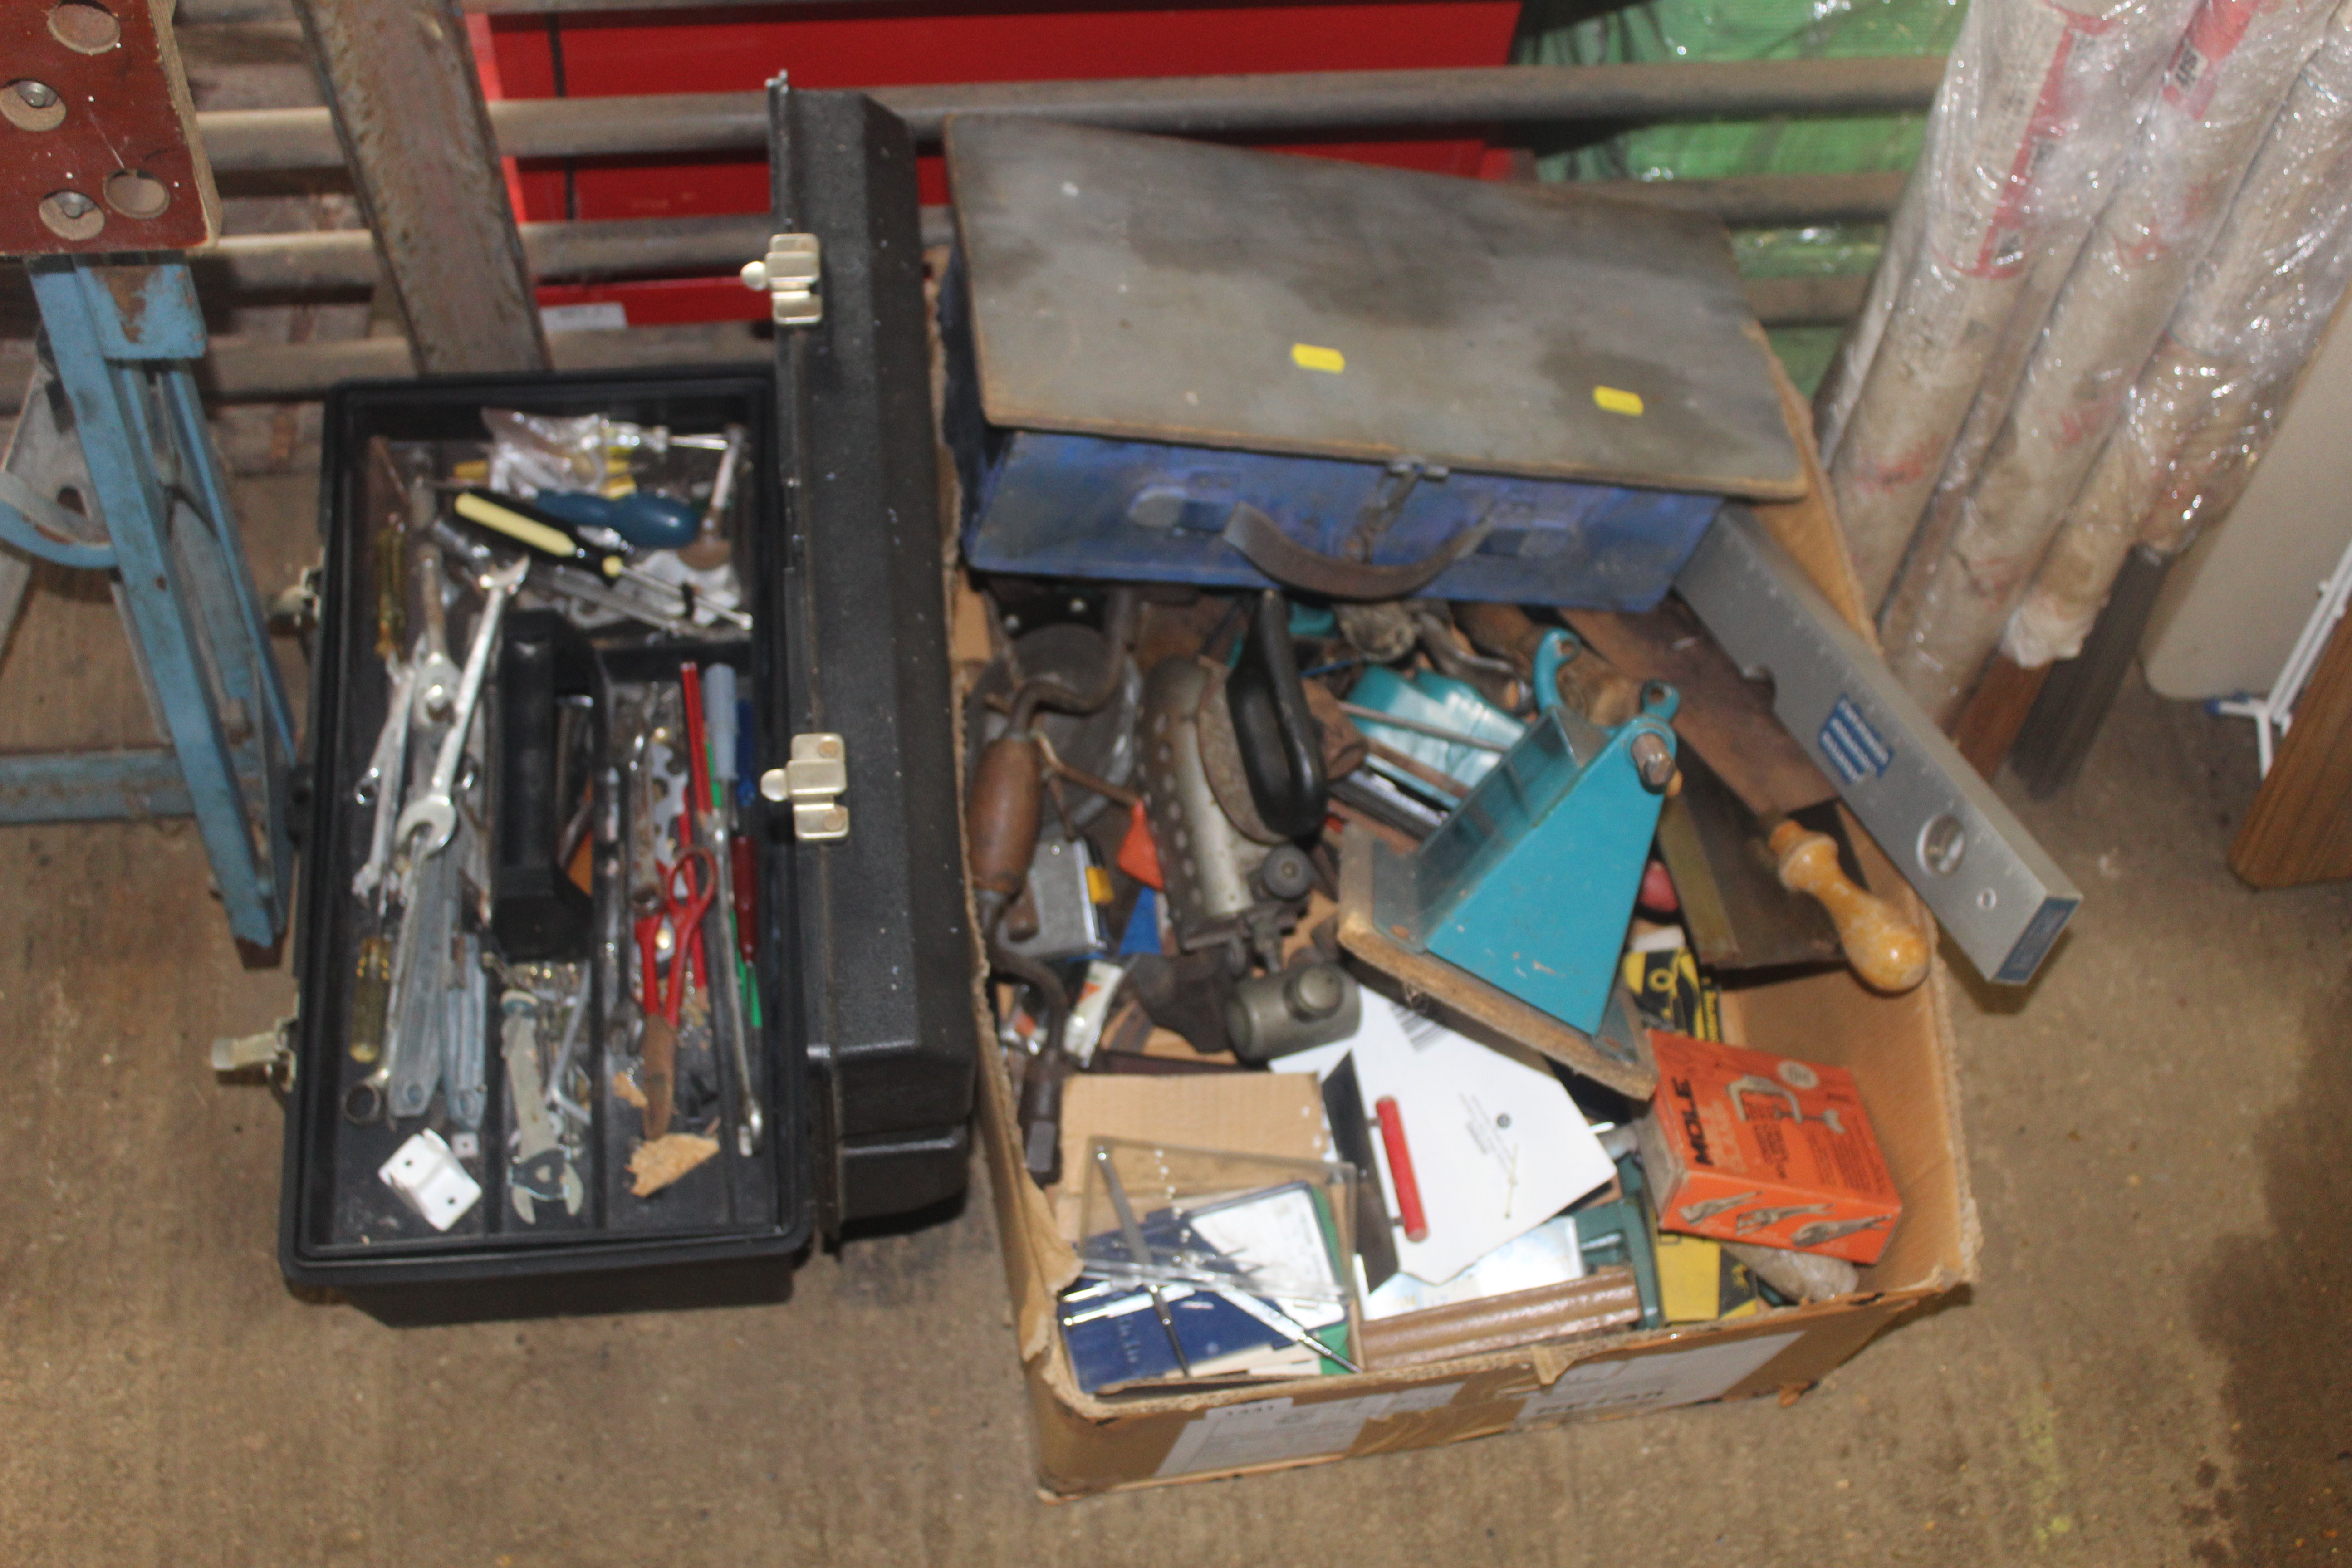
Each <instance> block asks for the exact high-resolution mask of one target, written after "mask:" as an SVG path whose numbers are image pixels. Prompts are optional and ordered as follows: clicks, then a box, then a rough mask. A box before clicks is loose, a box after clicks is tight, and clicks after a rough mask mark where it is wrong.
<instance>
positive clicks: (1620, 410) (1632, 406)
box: [1592, 386, 1642, 419]
mask: <svg viewBox="0 0 2352 1568" xmlns="http://www.w3.org/2000/svg"><path fill="white" fill-rule="evenodd" d="M1592 401H1593V402H1595V403H1597V404H1599V405H1601V407H1603V408H1606V409H1607V410H1609V412H1610V413H1612V414H1630V415H1632V416H1634V417H1635V418H1637V419H1638V418H1640V417H1641V416H1642V395H1641V394H1640V393H1638V392H1627V391H1626V390H1624V389H1623V388H1622V387H1617V386H1596V387H1594V388H1593V389H1592Z"/></svg>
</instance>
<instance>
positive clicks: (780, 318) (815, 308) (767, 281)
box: [742, 234, 824, 327]
mask: <svg viewBox="0 0 2352 1568" xmlns="http://www.w3.org/2000/svg"><path fill="white" fill-rule="evenodd" d="M822 260H823V258H822V255H821V252H820V249H819V247H818V245H817V238H816V236H814V235H813V234H774V235H770V236H769V237H768V254H767V255H765V256H763V257H761V258H760V259H759V260H757V261H747V262H745V263H744V264H743V271H742V279H743V287H744V288H746V289H759V290H761V292H763V293H765V294H766V295H767V296H768V311H769V315H770V318H771V319H772V320H773V321H774V322H775V323H776V325H778V326H780V327H813V326H814V325H816V324H817V323H818V322H819V321H824V298H823V297H822V296H820V295H819V294H818V293H817V291H816V289H817V279H818V277H819V275H820V273H821V271H822Z"/></svg>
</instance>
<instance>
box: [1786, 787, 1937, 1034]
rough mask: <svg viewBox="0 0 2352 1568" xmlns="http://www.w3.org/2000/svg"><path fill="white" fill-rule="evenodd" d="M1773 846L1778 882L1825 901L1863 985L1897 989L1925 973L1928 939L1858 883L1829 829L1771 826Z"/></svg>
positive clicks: (1912, 983) (1909, 985)
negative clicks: (1841, 860)
mask: <svg viewBox="0 0 2352 1568" xmlns="http://www.w3.org/2000/svg"><path fill="white" fill-rule="evenodd" d="M1771 847H1772V858H1773V861H1774V863H1775V864H1776V865H1777V866H1778V867H1779V868H1780V885H1781V886H1782V887H1784V888H1787V889H1789V890H1790V892H1793V893H1810V894H1811V895H1812V896H1813V897H1814V898H1816V899H1818V900H1821V904H1822V908H1823V909H1825V910H1828V911H1829V913H1830V921H1831V923H1832V924H1833V925H1835V926H1836V927H1837V934H1838V945H1839V946H1841V947H1843V949H1844V950H1845V956H1846V962H1847V963H1851V964H1853V972H1854V973H1856V974H1859V975H1860V976H1862V979H1863V983H1864V984H1866V985H1869V986H1870V987H1872V988H1873V989H1874V990H1878V991H1885V992H1887V993H1889V994H1899V993H1901V992H1905V991H1908V990H1910V989H1911V988H1912V987H1913V986H1915V985H1916V984H1919V982H1921V981H1922V980H1925V979H1927V938H1926V937H1925V936H1923V935H1921V934H1920V932H1919V930H1918V928H1917V927H1916V926H1914V925H1913V924H1912V923H1911V922H1910V921H1907V920H1905V919H1904V918H1903V916H1902V915H1901V914H1899V913H1897V912H1896V910H1895V907H1894V906H1893V905H1892V904H1889V903H1888V902H1887V901H1886V900H1884V899H1882V898H1880V897H1878V896H1877V895H1876V894H1874V893H1869V892H1865V891H1864V890H1863V889H1860V888H1858V887H1856V886H1854V884H1853V881H1852V879H1849V878H1848V877H1847V876H1846V874H1845V869H1844V868H1843V867H1842V866H1840V865H1839V864H1838V852H1837V844H1836V842H1835V841H1834V840H1832V838H1831V837H1829V836H1828V835H1827V834H1823V833H1815V832H1813V831H1812V830H1811V828H1808V827H1806V826H1803V825H1802V824H1801V823H1796V822H1783V823H1781V824H1780V826H1778V827H1776V828H1774V829H1773V830H1772V838H1771Z"/></svg>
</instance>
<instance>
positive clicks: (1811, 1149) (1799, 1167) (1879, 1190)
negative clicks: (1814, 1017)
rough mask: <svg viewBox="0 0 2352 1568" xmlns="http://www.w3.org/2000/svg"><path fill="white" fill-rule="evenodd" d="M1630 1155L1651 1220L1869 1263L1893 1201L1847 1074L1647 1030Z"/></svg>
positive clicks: (1895, 1209) (1892, 1213)
mask: <svg viewBox="0 0 2352 1568" xmlns="http://www.w3.org/2000/svg"><path fill="white" fill-rule="evenodd" d="M1650 1046H1651V1048H1652V1050H1654V1052H1655V1053H1656V1055H1657V1059H1658V1092H1657V1095H1656V1098H1655V1099H1654V1100H1652V1101H1651V1104H1650V1111H1649V1114H1648V1115H1647V1116H1645V1117H1643V1119H1642V1121H1641V1125H1640V1134H1641V1142H1642V1163H1643V1168H1644V1170H1645V1171H1646V1172H1647V1173H1648V1174H1649V1177H1650V1181H1651V1183H1652V1184H1653V1185H1654V1188H1655V1191H1656V1193H1657V1205H1658V1225H1659V1226H1660V1227H1661V1228H1662V1229H1665V1230H1678V1231H1686V1232H1688V1233H1689V1234H1691V1235H1693V1236H1710V1237H1716V1238H1717V1239H1718V1240H1721V1241H1745V1242H1751V1243H1753V1244H1755V1245H1756V1246H1759V1247H1790V1248H1793V1249H1795V1250H1796V1251H1799V1252H1819V1253H1825V1254H1827V1255H1828V1256H1830V1257H1832V1258H1845V1259H1847V1260H1848V1261H1850V1262H1853V1263H1861V1264H1870V1263H1875V1262H1877V1261H1878V1255H1879V1254H1880V1253H1882V1252H1884V1251H1885V1250H1886V1240H1887V1237H1888V1235H1889V1233H1891V1232H1892V1231H1893V1230H1894V1228H1895V1221H1896V1219H1898V1218H1899V1217H1900V1216H1901V1215H1902V1213H1903V1200H1902V1199H1901V1198H1900V1197H1899V1196H1897V1195H1896V1194H1895V1183H1894V1182H1893V1180H1892V1179H1891V1178H1889V1177H1888V1175H1887V1173H1886V1162H1885V1160H1884V1159H1882V1158H1881V1157H1880V1155H1879V1152H1878V1140H1877V1138H1876V1137H1874V1135H1873V1134H1872V1132H1871V1130H1870V1117H1869V1114H1868V1113H1867V1112H1866V1111H1864V1110H1863V1106H1862V1096H1861V1094H1860V1092H1859V1091H1858V1090H1857V1089H1855V1087H1854V1081H1853V1074H1852V1073H1850V1072H1848V1071H1846V1070H1845V1069H1844V1068H1834V1067H1824V1066H1820V1065H1818V1064H1815V1063H1812V1062H1801V1061H1796V1060H1792V1059H1790V1058H1787V1057H1776V1056H1770V1055H1768V1054H1766V1053H1765V1052H1763V1051H1750V1050H1743V1049H1741V1048H1740V1047H1738V1046H1724V1045H1716V1044H1713V1043H1711V1042H1709V1041H1706V1040H1695V1039H1692V1038H1691V1037H1688V1036H1686V1035H1670V1034H1666V1033H1664V1032H1663V1031H1661V1030H1652V1031H1651V1033H1650Z"/></svg>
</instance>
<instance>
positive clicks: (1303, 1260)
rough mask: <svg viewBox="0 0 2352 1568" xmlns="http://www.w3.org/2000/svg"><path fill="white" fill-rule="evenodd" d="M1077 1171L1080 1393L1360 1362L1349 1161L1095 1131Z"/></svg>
mask: <svg viewBox="0 0 2352 1568" xmlns="http://www.w3.org/2000/svg"><path fill="white" fill-rule="evenodd" d="M1072 1174H1073V1175H1076V1173H1072ZM1082 1190H1083V1192H1084V1197H1083V1200H1082V1204H1081V1209H1080V1213H1081V1215H1082V1220H1081V1237H1082V1239H1081V1240H1080V1242H1079V1245H1078V1264H1079V1269H1080V1279H1079V1280H1078V1283H1077V1284H1076V1285H1075V1286H1073V1287H1072V1288H1071V1289H1070V1290H1068V1291H1066V1292H1065V1294H1064V1297H1063V1300H1062V1326H1063V1334H1064V1338H1065V1340H1066V1342H1067V1344H1068V1347H1069V1352H1070V1361H1071V1365H1072V1368H1073V1370H1074V1371H1075V1372H1076V1374H1077V1378H1078V1382H1079V1385H1080V1386H1081V1387H1083V1388H1085V1389H1086V1390H1087V1392H1088V1393H1097V1392H1103V1391H1107V1390H1109V1389H1112V1388H1115V1387H1125V1386H1131V1385H1135V1384H1154V1383H1160V1382H1165V1381H1168V1380H1171V1379H1173V1380H1178V1381H1197V1380H1200V1379H1203V1378H1213V1379H1234V1378H1252V1377H1298V1376H1307V1375H1313V1374H1315V1373H1318V1372H1328V1373H1339V1372H1344V1371H1352V1370H1356V1365H1355V1362H1354V1359H1353V1357H1352V1355H1351V1353H1350V1352H1351V1350H1352V1346H1353V1340H1354V1336H1355V1334H1356V1332H1357V1316H1356V1291H1355V1279H1354V1270H1353V1269H1352V1268H1349V1266H1348V1261H1347V1260H1348V1258H1349V1256H1350V1253H1351V1250H1352V1242H1351V1241H1350V1239H1349V1234H1348V1226H1349V1216H1350V1215H1352V1214H1353V1213H1354V1208H1353V1200H1354V1173H1353V1172H1352V1171H1351V1170H1350V1169H1349V1167H1348V1166H1347V1165H1345V1164H1339V1163H1322V1162H1315V1161H1302V1160H1280V1159H1272V1158H1267V1157H1265V1156H1260V1155H1253V1154H1237V1153H1232V1152H1220V1151H1216V1150H1206V1149H1180V1148H1174V1147H1171V1146H1169V1145H1167V1144H1162V1143H1148V1142H1127V1141H1124V1140H1120V1139H1113V1138H1097V1139H1094V1140H1092V1141H1091V1142H1089V1144H1088V1145H1087V1169H1086V1171H1085V1173H1084V1175H1083V1189H1082Z"/></svg>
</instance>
